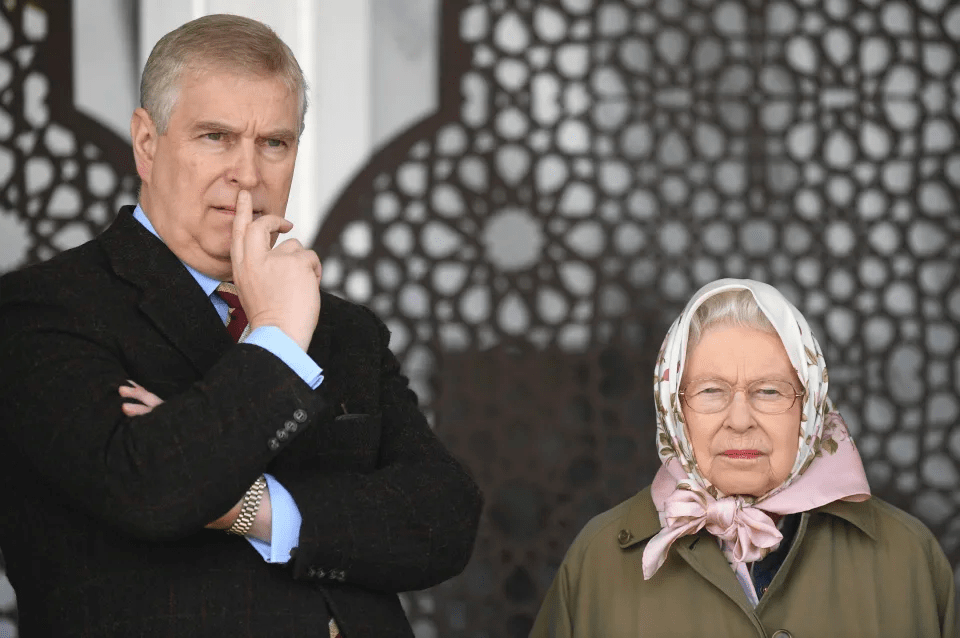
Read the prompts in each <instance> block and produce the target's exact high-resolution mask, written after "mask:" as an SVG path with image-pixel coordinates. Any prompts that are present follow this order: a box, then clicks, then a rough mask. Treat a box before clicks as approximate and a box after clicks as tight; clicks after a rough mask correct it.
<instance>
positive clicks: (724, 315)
mask: <svg viewBox="0 0 960 638" xmlns="http://www.w3.org/2000/svg"><path fill="white" fill-rule="evenodd" d="M717 325H724V326H737V327H741V328H755V329H757V330H762V331H764V332H770V333H773V334H776V333H777V331H776V329H775V328H774V327H773V324H772V323H770V320H769V319H767V316H766V315H765V314H763V311H762V310H760V306H758V305H757V300H756V299H754V297H753V293H752V292H750V291H749V290H725V291H724V292H720V293H717V294H715V295H713V296H712V297H708V298H707V299H706V300H704V302H703V303H702V304H700V305H699V306H698V307H697V309H696V310H695V311H694V313H693V317H692V318H691V319H690V333H689V335H688V336H687V354H688V355H689V354H690V353H691V352H693V349H694V348H695V347H697V344H698V343H700V339H701V338H702V337H703V335H704V334H705V333H706V332H707V330H708V329H709V328H712V327H714V326H717Z"/></svg>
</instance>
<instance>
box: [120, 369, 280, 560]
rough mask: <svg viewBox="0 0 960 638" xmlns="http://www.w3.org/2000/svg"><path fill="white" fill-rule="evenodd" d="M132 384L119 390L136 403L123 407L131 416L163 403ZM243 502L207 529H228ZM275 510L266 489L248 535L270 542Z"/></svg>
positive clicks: (268, 491) (235, 518)
mask: <svg viewBox="0 0 960 638" xmlns="http://www.w3.org/2000/svg"><path fill="white" fill-rule="evenodd" d="M127 381H128V383H129V384H130V385H121V386H120V389H119V392H120V396H121V397H123V398H124V399H132V400H133V401H136V403H131V402H124V404H123V406H122V407H121V409H122V410H123V413H124V414H126V415H127V416H129V417H136V416H143V415H144V414H150V412H152V411H153V409H154V408H155V407H157V406H158V405H160V404H161V403H163V399H161V398H160V397H158V396H157V395H155V394H154V393H153V392H150V391H149V390H147V389H146V388H144V387H143V386H142V385H140V384H139V383H137V382H136V381H133V380H130V379H128V380H127ZM242 504H243V499H242V498H241V499H240V500H239V501H237V504H236V505H234V506H233V507H231V508H230V509H229V510H228V511H227V512H226V513H225V514H224V515H223V516H221V517H220V518H217V519H216V520H213V521H210V522H209V523H207V524H206V525H204V527H206V528H207V529H216V530H227V529H229V528H230V526H231V525H233V523H234V521H236V520H237V517H238V516H239V515H240V507H241V505H242ZM272 523H273V510H272V508H271V506H270V490H265V491H264V493H263V500H262V501H261V502H260V509H259V510H257V516H256V518H255V519H254V521H253V527H251V528H250V531H249V532H247V535H248V536H252V537H254V538H258V539H260V540H262V541H265V542H267V543H269V542H270V537H271V531H272V528H273V525H272Z"/></svg>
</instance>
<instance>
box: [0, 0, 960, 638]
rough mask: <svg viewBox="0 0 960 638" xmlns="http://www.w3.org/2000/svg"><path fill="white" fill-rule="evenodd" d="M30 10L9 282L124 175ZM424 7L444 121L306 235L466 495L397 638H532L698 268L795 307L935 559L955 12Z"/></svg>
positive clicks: (791, 5) (13, 46)
mask: <svg viewBox="0 0 960 638" xmlns="http://www.w3.org/2000/svg"><path fill="white" fill-rule="evenodd" d="M36 6H37V5H24V4H23V3H21V2H15V1H6V2H3V3H0V12H2V17H0V234H3V235H4V236H8V235H9V234H10V233H17V234H19V236H20V237H21V238H22V241H21V242H17V245H23V246H25V249H24V250H23V251H22V253H21V254H16V255H7V254H4V255H2V256H0V257H2V259H0V261H2V263H0V268H3V269H6V268H9V267H13V266H15V265H19V264H21V263H26V262H30V261H35V260H38V259H43V258H46V257H48V256H49V255H51V254H53V253H54V252H56V251H58V250H60V249H62V248H63V247H65V246H67V245H71V244H73V243H76V242H77V241H79V240H81V239H83V238H86V237H88V236H91V235H92V234H93V233H95V232H96V231H97V230H99V229H100V228H102V227H103V225H105V224H106V223H107V222H108V221H109V219H111V218H112V211H113V210H115V209H116V207H117V205H119V204H121V203H128V202H130V201H133V199H134V196H133V195H134V189H135V186H136V184H135V174H134V171H133V167H132V166H131V163H130V154H129V150H128V148H127V146H126V145H125V144H124V143H123V142H122V141H121V140H119V139H118V138H116V137H115V136H114V135H112V134H111V133H110V132H109V131H107V130H105V129H104V128H103V127H101V126H100V125H99V124H97V123H96V122H93V121H91V120H89V119H88V118H85V117H84V116H82V115H80V114H78V113H76V112H75V111H74V109H73V106H72V80H71V78H70V73H71V63H70V60H71V46H70V42H71V34H70V24H71V19H70V12H69V3H63V6H61V4H60V3H57V10H56V11H52V12H50V13H49V14H48V13H46V12H44V11H41V10H39V9H37V8H36ZM443 11H444V15H443V19H442V25H443V30H442V38H443V42H442V47H443V53H442V59H443V60H444V63H443V68H442V73H441V86H440V90H441V104H442V106H441V108H440V110H439V111H438V113H437V114H436V115H435V116H433V117H431V118H429V119H428V120H426V121H424V122H422V123H420V124H419V125H417V126H415V127H414V128H412V129H410V130H409V131H407V132H406V133H404V134H403V135H401V136H399V137H398V138H397V139H396V140H394V141H393V142H392V143H391V144H390V145H388V146H387V147H385V148H383V149H382V150H381V151H380V152H379V153H378V154H377V155H376V157H375V158H374V159H373V161H372V162H371V163H370V165H369V166H368V167H367V169H365V170H364V171H363V172H362V174H360V175H359V176H358V178H357V179H356V180H355V182H354V183H353V184H352V185H351V186H350V187H349V188H348V189H347V190H346V191H345V193H344V195H343V196H342V197H341V199H340V200H339V202H338V204H337V205H336V206H335V209H334V210H333V212H332V214H331V215H330V217H329V218H328V221H327V223H326V224H325V225H324V227H323V228H322V230H321V233H320V236H319V238H318V240H317V242H316V248H317V249H318V251H319V252H320V254H321V257H322V258H323V260H324V281H325V285H326V286H328V287H329V288H330V289H332V290H334V291H340V292H342V293H343V294H345V295H346V296H348V297H350V298H352V299H355V300H358V301H361V302H363V303H367V304H369V305H370V306H371V307H373V308H374V309H375V310H376V311H377V312H378V313H379V314H380V315H381V316H382V317H384V318H385V319H386V320H387V321H388V323H389V325H390V327H391V329H392V330H393V335H394V346H395V348H396V349H397V351H398V353H399V354H400V355H401V356H402V358H403V360H404V364H405V366H406V369H407V370H408V372H409V373H410V374H411V376H412V380H413V383H414V386H415V388H416V389H417V390H418V392H419V393H420V395H421V397H422V399H423V402H424V405H425V407H426V409H427V411H428V414H429V415H430V417H431V419H432V421H433V422H434V424H435V427H436V430H437V432H438V434H439V435H440V436H441V437H442V438H443V439H444V440H445V441H446V442H447V443H448V444H449V445H450V446H451V448H452V449H454V451H455V452H456V453H457V454H459V455H460V456H461V457H462V458H464V459H465V460H466V461H467V462H468V464H469V465H470V466H471V467H472V468H473V470H474V471H475V473H476V475H477V478H478V481H479V482H480V483H481V484H482V485H483V487H484V490H485V492H486V495H487V501H488V505H487V508H486V514H485V517H484V521H483V527H482V529H481V533H480V538H479V540H478V546H477V551H476V555H475V557H474V560H473V561H472V562H471V564H470V566H469V567H468V569H467V571H466V572H465V574H464V575H463V576H461V577H459V578H457V579H455V580H454V581H451V582H450V583H447V584H445V585H443V586H441V587H437V588H435V589H433V590H431V591H427V592H417V593H415V594H411V595H408V596H406V597H405V600H406V603H407V608H408V613H409V615H410V617H411V619H412V620H413V622H414V624H415V628H416V630H417V633H418V636H420V637H421V638H424V637H428V636H464V637H466V636H470V637H471V638H473V637H479V636H490V637H493V636H520V635H525V632H526V631H527V630H528V628H529V626H530V623H531V621H532V617H533V615H534V614H535V613H536V610H537V607H538V605H539V602H540V600H541V598H542V596H543V593H544V591H545V589H546V587H547V586H548V584H549V582H550V580H551V579H552V576H553V573H554V571H555V569H556V567H557V565H558V564H559V562H560V560H561V559H562V557H563V553H564V551H565V549H566V547H567V546H568V544H569V543H570V541H571V540H572V539H573V537H574V535H575V534H576V532H577V531H578V530H579V528H580V527H581V526H582V524H583V523H584V522H585V521H586V520H587V519H588V518H589V517H590V516H592V515H594V514H596V513H598V512H599V511H601V510H603V509H605V508H607V507H610V506H612V505H613V504H615V503H617V502H619V501H620V500H622V499H624V498H627V497H628V496H630V495H631V494H633V493H634V492H635V491H636V490H637V489H639V488H641V487H642V486H643V485H645V484H646V483H647V482H649V480H650V478H651V477H652V475H653V472H654V471H655V469H656V465H657V460H656V455H655V445H654V420H653V419H654V417H653V408H652V404H651V403H652V402H651V392H650V379H651V371H652V367H653V359H654V356H655V353H656V350H657V348H658V347H659V345H660V340H661V339H662V336H663V334H664V332H665V330H666V327H667V325H668V324H669V322H670V321H671V320H672V319H673V318H674V317H675V315H676V314H677V313H678V312H679V310H680V309H681V307H682V306H683V304H684V302H685V301H686V299H687V298H688V296H689V295H690V294H691V293H692V292H693V291H694V290H695V289H696V287H698V286H699V285H700V284H702V283H704V282H706V281H709V280H711V279H714V278H717V277H722V276H735V277H741V276H746V277H753V278H757V279H762V280H765V281H768V282H769V283H771V284H773V285H775V286H777V287H778V288H780V289H781V290H783V291H784V292H785V293H786V294H787V295H788V296H789V297H790V298H791V299H792V300H793V301H794V302H795V303H796V304H797V305H798V306H799V307H800V309H801V310H802V311H803V312H804V313H805V314H806V316H807V317H808V319H809V320H810V322H811V324H812V325H813V326H814V329H815V330H816V332H817V334H818V336H819V338H820V340H821V343H822V344H823V346H824V349H825V356H826V358H827V362H828V364H829V365H830V368H831V380H832V381H833V383H832V392H831V394H832V396H833V397H834V399H835V400H836V401H837V402H838V403H839V405H840V407H841V410H842V411H843V413H844V415H845V417H846V418H847V420H848V422H849V423H850V425H851V428H852V429H853V431H854V434H855V435H856V437H857V441H858V445H859V447H860V450H861V454H862V455H863V458H864V460H865V462H866V465H867V469H868V473H869V476H870V479H871V483H872V486H873V488H874V490H875V491H876V493H877V494H879V495H880V496H882V497H884V498H886V499H887V500H890V501H891V502H893V503H895V504H897V505H899V506H900V507H903V508H905V509H907V510H908V511H911V512H913V513H914V514H916V515H917V516H919V517H920V518H921V519H923V520H924V521H925V522H926V523H927V524H928V525H929V526H930V527H931V528H932V529H933V530H934V532H935V533H936V534H937V535H938V537H939V538H940V540H941V542H942V543H943V546H944V548H945V550H946V551H947V553H948V555H949V557H950V559H951V561H952V562H953V564H954V566H955V567H956V566H957V565H958V564H960V491H958V490H957V487H956V486H957V481H958V469H960V468H958V464H960V427H958V414H960V400H958V398H957V397H958V395H960V356H958V351H957V344H958V339H960V335H958V324H960V275H958V272H957V267H958V263H960V216H958V208H957V206H958V194H960V151H958V150H957V149H958V148H960V145H958V143H957V142H958V135H960V130H958V122H960V60H958V55H957V53H956V51H957V49H958V44H960V7H958V6H957V3H955V2H948V1H946V0H939V1H938V0H916V1H915V2H905V1H903V2H899V1H892V0H872V1H869V2H852V1H841V0H789V1H788V0H780V1H767V2H762V1H760V0H755V1H748V0H729V1H710V0H690V1H686V2H685V1H681V0H673V1H671V0H659V1H655V0H619V1H612V0H610V1H604V2H601V1H600V0H596V1H594V0H562V1H561V0H556V1H548V0H540V1H538V2H532V1H529V0H527V1H524V0H511V1H510V2H506V1H504V0H488V1H486V2H466V1H463V0H457V1H453V0H451V1H449V2H444V3H443ZM0 614H6V615H7V616H8V618H12V617H13V616H12V615H13V614H14V612H13V610H12V597H11V596H10V595H9V594H8V593H6V590H3V589H2V588H0ZM0 622H7V623H8V625H7V626H9V620H3V619H0ZM0 628H2V627H0Z"/></svg>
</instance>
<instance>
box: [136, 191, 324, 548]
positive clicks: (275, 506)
mask: <svg viewBox="0 0 960 638" xmlns="http://www.w3.org/2000/svg"><path fill="white" fill-rule="evenodd" d="M133 217H134V219H136V220H137V221H138V222H140V223H141V224H143V226H144V228H146V229H147V230H149V231H150V232H151V233H153V234H154V235H155V236H156V237H157V238H159V239H160V241H163V238H162V237H160V235H158V234H157V231H156V229H155V228H154V227H153V224H151V223H150V220H149V219H147V216H146V214H145V213H144V212H143V209H142V208H140V206H139V205H138V206H137V207H136V209H134V211H133ZM180 263H183V262H180ZM183 265H184V267H185V268H186V269H187V272H189V273H190V274H191V275H192V276H193V278H194V279H195V280H196V282H197V284H198V285H199V286H200V287H201V288H202V289H203V292H204V293H205V294H206V295H207V297H208V298H209V299H210V303H212V304H213V307H214V309H215V310H216V311H217V314H218V315H220V319H221V321H223V323H224V324H226V323H227V316H228V315H229V306H227V302H226V301H224V300H223V298H222V297H220V295H218V294H216V291H217V286H219V285H220V283H221V282H219V281H217V280H216V279H212V278H210V277H207V276H206V275H204V274H203V273H201V272H198V271H196V270H194V269H193V268H191V267H190V266H189V265H187V264H183ZM243 342H244V343H249V344H253V345H255V346H260V347H261V348H263V349H264V350H267V351H269V352H271V353H273V354H274V355H276V356H277V358H279V359H280V360H281V361H283V362H284V363H285V364H287V366H289V367H290V369H291V370H293V371H294V372H296V373H297V375H298V376H299V377H300V378H301V379H303V381H304V383H306V384H307V385H309V386H310V387H311V388H313V389H314V390H316V389H317V388H318V387H319V386H320V384H321V383H322V382H323V370H322V369H321V368H320V366H318V365H317V363H316V362H315V361H314V360H313V359H311V358H310V356H309V355H308V354H307V353H306V352H304V351H303V350H302V349H301V348H300V346H298V345H297V343H296V342H295V341H294V340H293V339H291V338H290V337H288V336H287V335H286V333H284V332H283V331H282V330H280V328H277V327H275V326H261V327H259V328H256V329H255V330H252V331H251V332H250V334H249V335H247V338H246V339H244V341H243ZM147 389H148V390H149V389H150V388H147ZM264 477H265V478H266V479H267V490H268V491H269V493H270V508H271V512H272V519H273V520H272V523H271V528H270V529H271V532H270V533H271V541H272V542H270V543H267V542H265V541H262V540H260V539H258V538H251V537H249V536H247V537H246V539H247V541H248V542H249V543H250V544H251V545H253V547H254V549H256V550H257V551H258V552H259V553H260V555H261V556H263V559H264V560H265V561H267V562H269V563H286V562H287V561H289V560H290V550H292V549H293V548H294V547H296V546H297V544H298V543H299V542H300V525H301V523H302V522H303V519H302V518H301V516H300V509H299V508H298V507H297V504H296V502H294V500H293V497H292V496H291V495H290V492H288V491H287V490H286V488H284V487H283V486H282V485H280V483H279V482H278V481H277V480H276V479H275V478H273V477H272V476H271V475H269V474H264Z"/></svg>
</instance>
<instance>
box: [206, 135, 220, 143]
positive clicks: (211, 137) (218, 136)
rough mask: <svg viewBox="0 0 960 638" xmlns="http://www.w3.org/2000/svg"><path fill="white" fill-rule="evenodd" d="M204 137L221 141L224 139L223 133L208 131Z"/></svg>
mask: <svg viewBox="0 0 960 638" xmlns="http://www.w3.org/2000/svg"><path fill="white" fill-rule="evenodd" d="M204 137H206V138H207V139H208V140H210V141H211V142H219V141H220V140H222V139H223V133H207V134H206V135H205V136H204Z"/></svg>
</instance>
